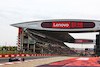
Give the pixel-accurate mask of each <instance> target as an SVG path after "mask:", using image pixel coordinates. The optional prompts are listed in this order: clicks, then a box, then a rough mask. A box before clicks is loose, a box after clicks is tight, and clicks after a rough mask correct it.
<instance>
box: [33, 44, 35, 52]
mask: <svg viewBox="0 0 100 67" xmlns="http://www.w3.org/2000/svg"><path fill="white" fill-rule="evenodd" d="M33 53H35V44H34V45H33Z"/></svg>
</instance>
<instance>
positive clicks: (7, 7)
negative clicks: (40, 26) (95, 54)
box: [0, 0, 100, 48]
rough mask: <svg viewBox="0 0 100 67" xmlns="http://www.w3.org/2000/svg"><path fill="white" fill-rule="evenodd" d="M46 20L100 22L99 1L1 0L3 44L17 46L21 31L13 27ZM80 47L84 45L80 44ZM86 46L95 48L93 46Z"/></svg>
mask: <svg viewBox="0 0 100 67" xmlns="http://www.w3.org/2000/svg"><path fill="white" fill-rule="evenodd" d="M45 19H90V20H100V0H0V45H16V43H17V35H18V29H17V28H15V27H12V26H10V24H14V23H20V22H26V21H34V20H45ZM96 34H97V33H90V34H89V33H85V34H84V33H81V34H79V33H78V34H75V33H73V34H71V35H72V36H73V37H74V38H85V39H95V35H96ZM67 45H68V46H70V47H76V46H77V44H74V45H72V44H67ZM78 47H81V46H80V45H79V44H78ZM85 47H92V48H93V45H85Z"/></svg>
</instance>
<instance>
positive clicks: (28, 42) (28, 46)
mask: <svg viewBox="0 0 100 67" xmlns="http://www.w3.org/2000/svg"><path fill="white" fill-rule="evenodd" d="M27 51H29V35H28V44H27Z"/></svg>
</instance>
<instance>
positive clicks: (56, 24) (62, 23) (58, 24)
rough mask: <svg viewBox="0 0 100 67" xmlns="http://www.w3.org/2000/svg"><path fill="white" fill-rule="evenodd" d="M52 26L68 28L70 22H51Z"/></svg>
mask: <svg viewBox="0 0 100 67" xmlns="http://www.w3.org/2000/svg"><path fill="white" fill-rule="evenodd" d="M52 28H70V22H52Z"/></svg>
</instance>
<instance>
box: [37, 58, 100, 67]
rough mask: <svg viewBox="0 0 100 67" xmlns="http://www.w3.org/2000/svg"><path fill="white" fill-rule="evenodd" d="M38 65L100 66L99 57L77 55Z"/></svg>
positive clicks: (65, 66) (47, 66)
mask: <svg viewBox="0 0 100 67" xmlns="http://www.w3.org/2000/svg"><path fill="white" fill-rule="evenodd" d="M37 67H100V61H99V59H98V58H88V57H77V58H71V59H67V60H63V61H58V62H53V63H50V64H45V65H41V66H37Z"/></svg>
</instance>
